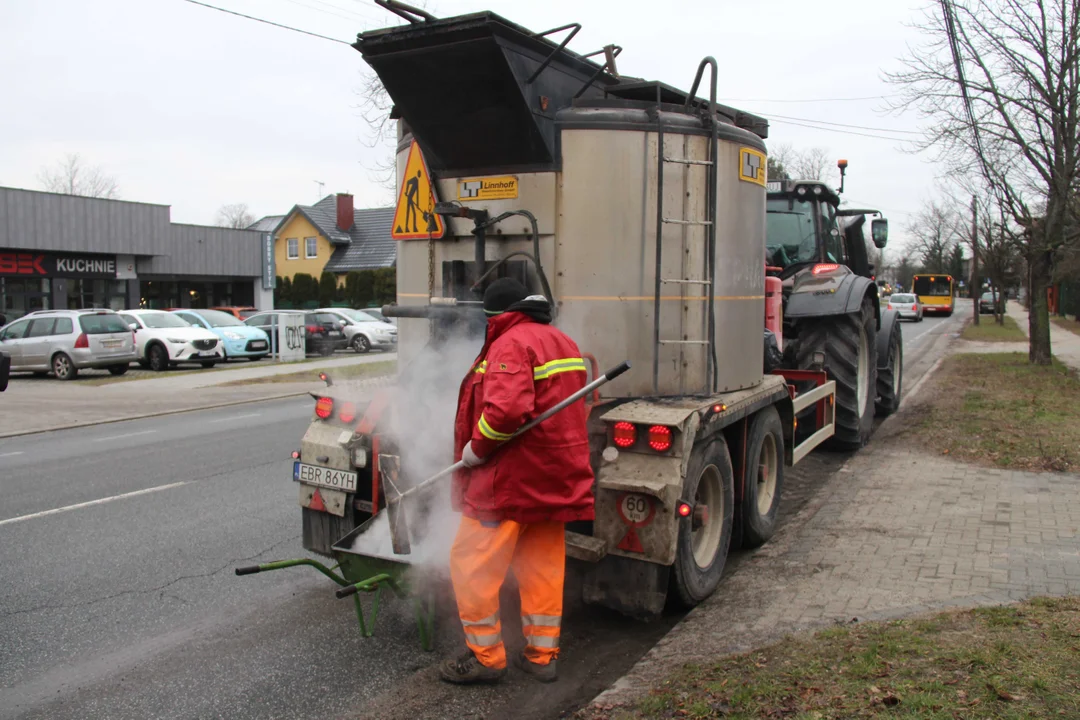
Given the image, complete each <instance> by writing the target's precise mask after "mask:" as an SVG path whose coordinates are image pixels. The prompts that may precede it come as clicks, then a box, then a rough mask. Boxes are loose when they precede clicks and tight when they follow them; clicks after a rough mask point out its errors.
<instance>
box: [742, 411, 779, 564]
mask: <svg viewBox="0 0 1080 720" xmlns="http://www.w3.org/2000/svg"><path fill="white" fill-rule="evenodd" d="M744 464H745V466H746V471H745V478H744V480H745V482H744V484H743V500H742V508H741V510H742V530H743V537H742V542H743V547H744V548H756V547H761V546H762V545H764V544H765V543H766V542H768V540H769V538H771V537H772V536H773V533H774V532H776V516H777V514H778V513H779V511H780V495H781V492H782V491H783V488H784V428H783V426H782V425H781V424H780V414H779V413H777V412H776V408H773V407H768V408H765V409H764V410H762V411H761V412H759V413H758V414H757V415H755V416H754V421H753V422H752V423H751V424H750V433H749V438H748V440H747V443H746V462H745V463H744Z"/></svg>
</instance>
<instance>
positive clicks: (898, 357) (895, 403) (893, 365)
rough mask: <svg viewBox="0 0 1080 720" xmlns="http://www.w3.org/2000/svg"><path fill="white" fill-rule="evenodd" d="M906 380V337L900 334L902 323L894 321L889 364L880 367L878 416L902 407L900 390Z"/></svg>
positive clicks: (876, 407) (886, 414)
mask: <svg viewBox="0 0 1080 720" xmlns="http://www.w3.org/2000/svg"><path fill="white" fill-rule="evenodd" d="M903 382H904V339H903V337H902V336H901V335H900V323H898V322H897V323H893V329H892V332H891V333H889V364H888V366H887V367H883V368H878V376H877V403H876V404H875V405H874V407H875V409H876V410H877V415H878V417H887V416H889V415H892V414H893V413H894V412H896V411H897V410H898V409H899V408H900V390H901V386H902V385H903Z"/></svg>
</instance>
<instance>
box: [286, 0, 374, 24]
mask: <svg viewBox="0 0 1080 720" xmlns="http://www.w3.org/2000/svg"><path fill="white" fill-rule="evenodd" d="M286 2H290V3H292V4H293V5H299V6H300V7H304V8H307V9H308V10H314V11H315V12H321V13H326V14H327V15H333V16H334V17H339V18H341V19H343V20H349V21H350V22H357V21H358V20H363V21H366V22H369V21H370V18H367V17H365V16H363V15H361V14H359V13H354V12H352V11H351V10H346V9H345V8H341V7H338V6H337V5H332V4H330V3H326V2H322V1H321V0H312V2H316V3H318V4H319V5H325V6H326V7H330V8H333V10H326V9H324V8H321V7H315V6H314V5H308V4H307V3H305V2H301V1H300V0H286ZM334 10H340V11H341V12H334ZM342 13H349V15H343V14H342Z"/></svg>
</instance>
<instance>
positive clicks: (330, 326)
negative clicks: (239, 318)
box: [244, 310, 349, 355]
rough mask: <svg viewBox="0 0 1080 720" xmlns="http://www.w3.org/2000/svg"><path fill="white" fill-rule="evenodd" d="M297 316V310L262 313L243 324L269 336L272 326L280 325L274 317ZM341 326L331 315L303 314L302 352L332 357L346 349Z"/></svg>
mask: <svg viewBox="0 0 1080 720" xmlns="http://www.w3.org/2000/svg"><path fill="white" fill-rule="evenodd" d="M297 314H299V311H298V310H275V311H271V312H263V313H258V314H257V315H252V316H251V317H249V318H248V319H247V320H244V324H245V325H248V326H251V327H257V328H260V329H262V330H264V331H265V332H266V333H267V334H270V333H271V332H273V330H274V326H275V325H279V324H280V321H278V320H275V318H276V317H278V316H281V315H297ZM343 326H344V325H343V323H342V321H341V318H339V317H338V316H337V315H334V314H333V313H322V312H306V313H304V352H305V353H307V354H308V355H311V354H318V355H333V354H334V351H335V350H342V349H344V348H346V347H348V344H349V341H348V339H347V338H346V337H345V332H344V331H343V329H342V328H343Z"/></svg>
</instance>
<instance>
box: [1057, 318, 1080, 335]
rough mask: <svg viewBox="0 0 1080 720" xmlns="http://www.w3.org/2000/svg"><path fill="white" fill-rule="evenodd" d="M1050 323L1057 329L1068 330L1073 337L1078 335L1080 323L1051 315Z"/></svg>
mask: <svg viewBox="0 0 1080 720" xmlns="http://www.w3.org/2000/svg"><path fill="white" fill-rule="evenodd" d="M1050 322H1052V323H1054V324H1055V325H1057V326H1058V327H1059V328H1064V329H1065V330H1068V331H1069V332H1071V333H1072V334H1073V335H1080V322H1077V321H1076V320H1070V319H1069V318H1063V317H1057V316H1056V315H1051V316H1050Z"/></svg>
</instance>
